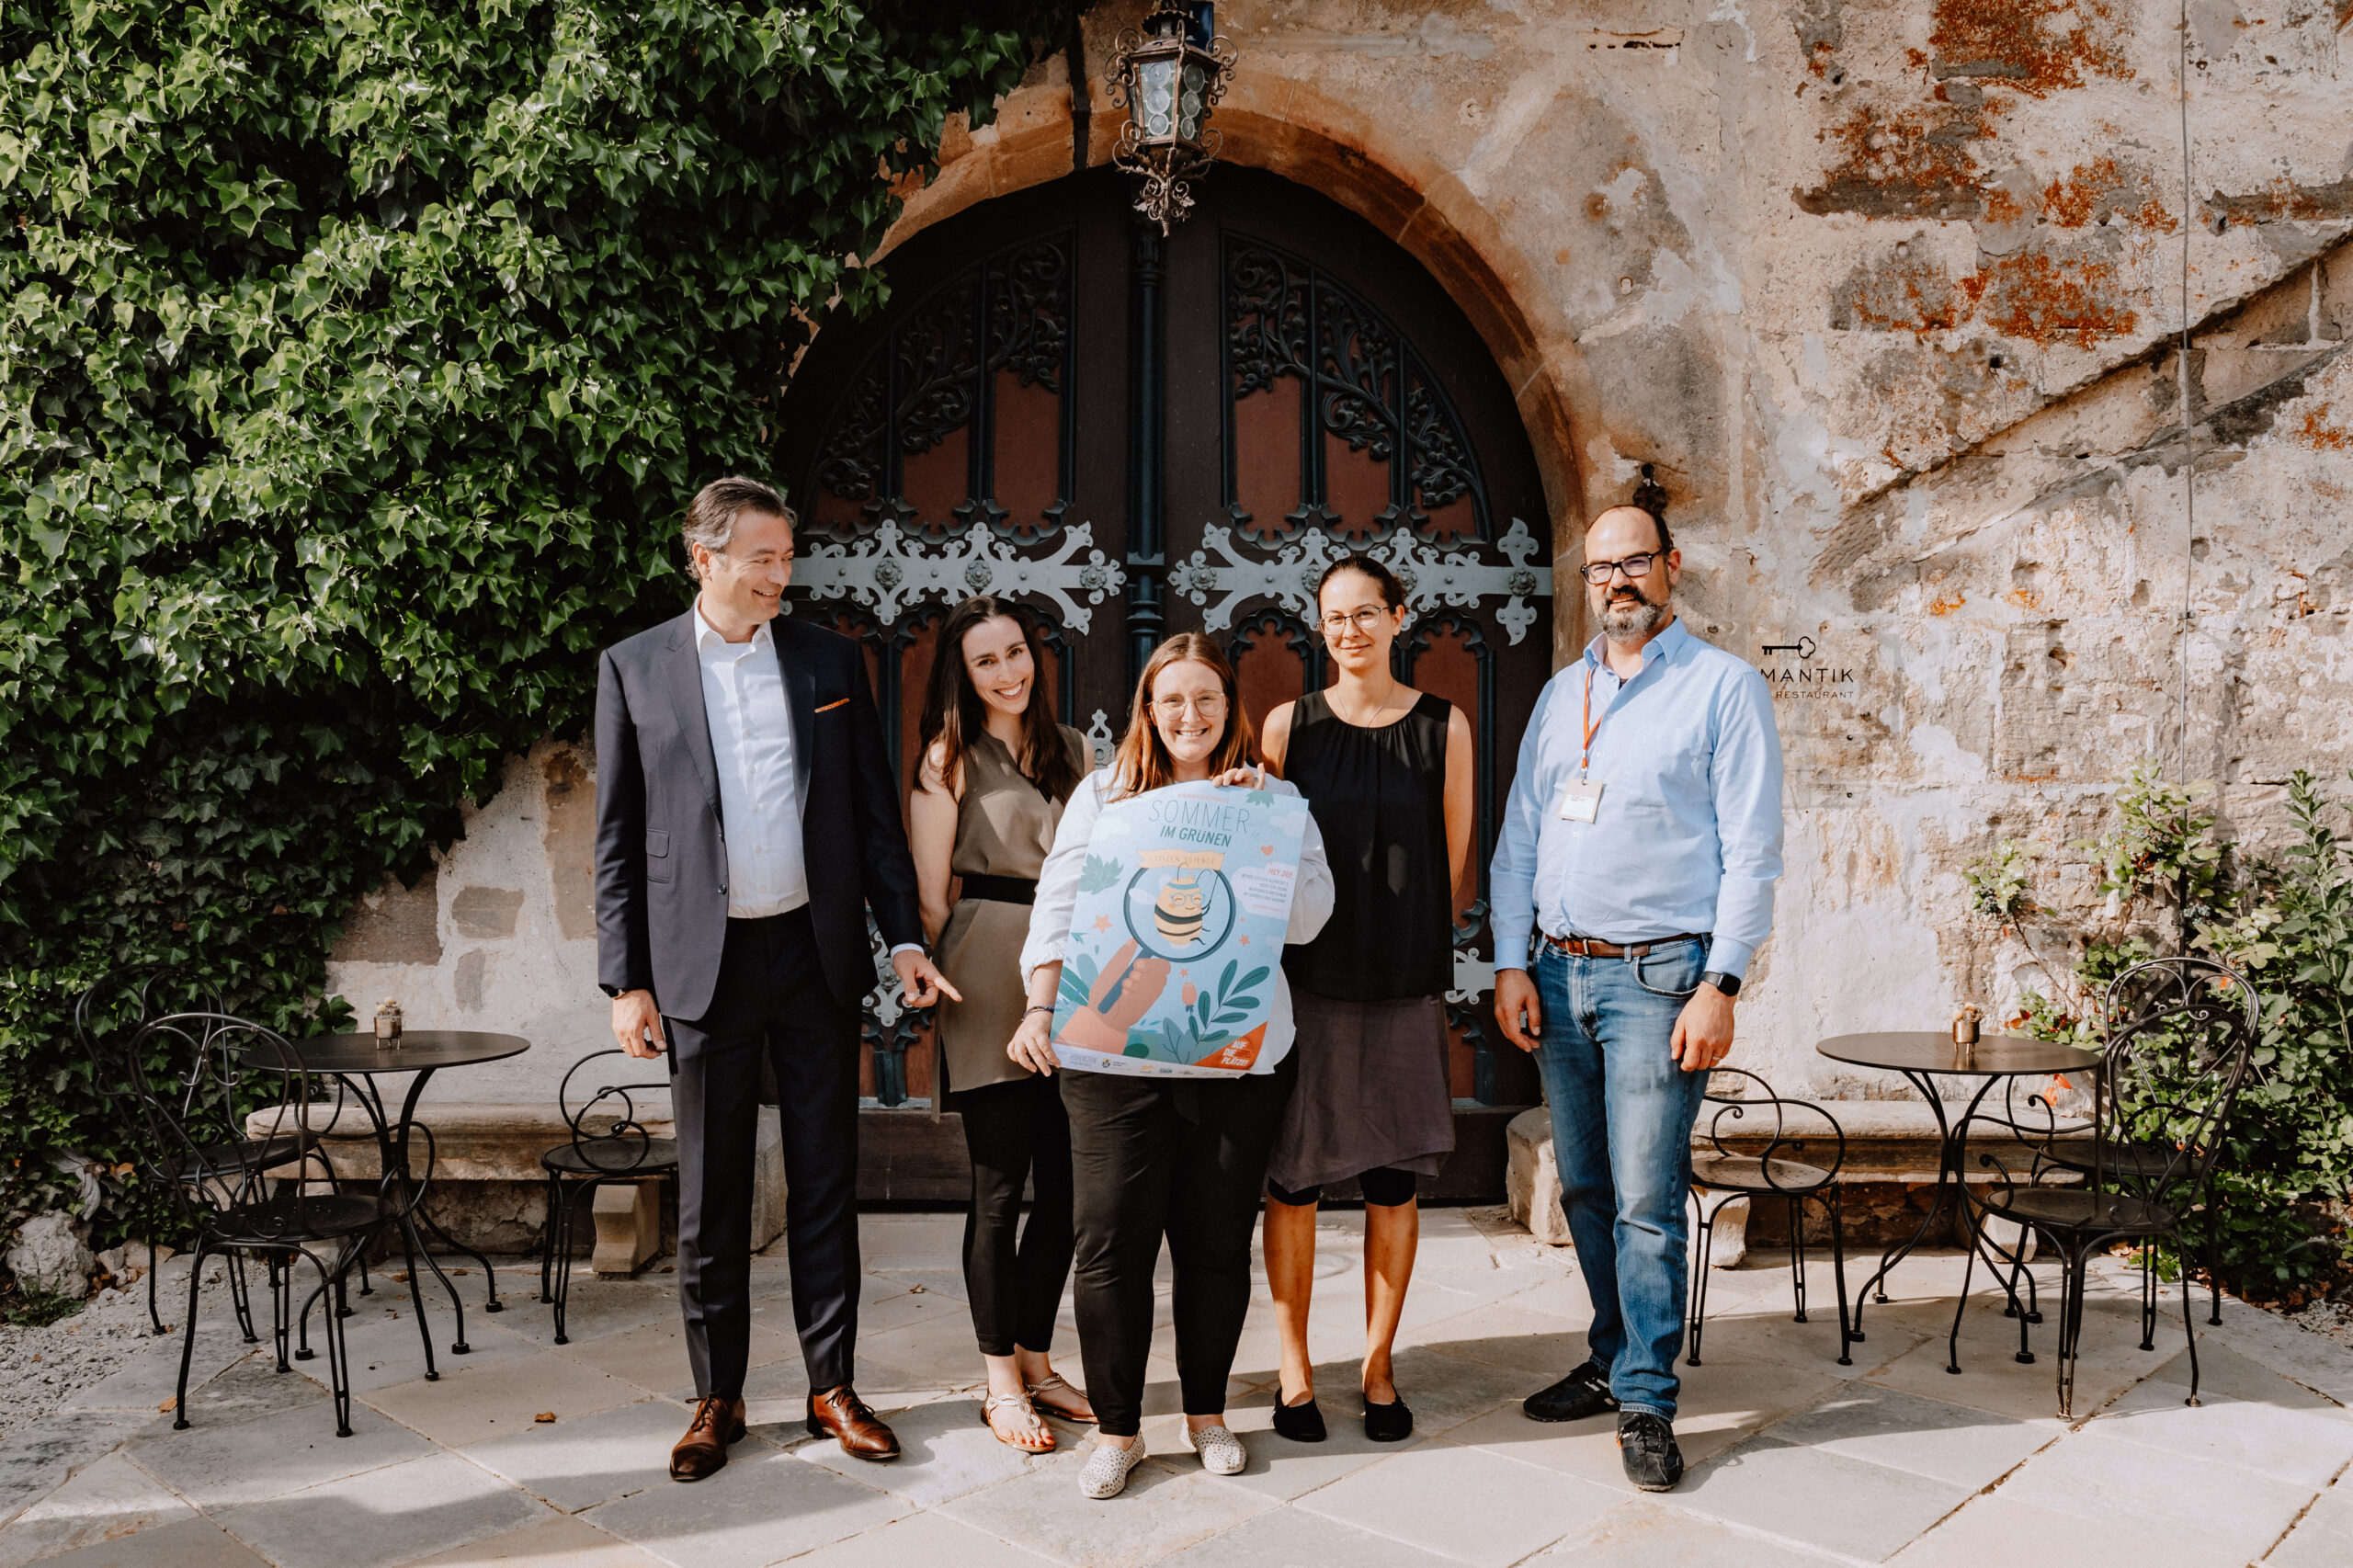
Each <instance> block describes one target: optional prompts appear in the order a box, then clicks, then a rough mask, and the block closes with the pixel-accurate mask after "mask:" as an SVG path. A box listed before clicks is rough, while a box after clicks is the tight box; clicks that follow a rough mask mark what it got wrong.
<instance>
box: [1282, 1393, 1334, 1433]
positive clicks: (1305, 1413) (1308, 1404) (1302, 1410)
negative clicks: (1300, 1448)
mask: <svg viewBox="0 0 2353 1568" xmlns="http://www.w3.org/2000/svg"><path fill="white" fill-rule="evenodd" d="M1275 1436H1276V1437H1289V1438H1290V1440H1291V1441H1292V1442H1294V1443H1320V1442H1322V1441H1323V1440H1324V1412H1323V1411H1322V1410H1320V1409H1319V1408H1317V1406H1316V1403H1315V1396H1314V1395H1313V1394H1309V1395H1308V1396H1307V1398H1306V1399H1304V1400H1302V1401H1301V1402H1300V1403H1297V1404H1285V1403H1282V1395H1281V1394H1279V1393H1278V1394H1277V1395H1276V1396H1275Z"/></svg>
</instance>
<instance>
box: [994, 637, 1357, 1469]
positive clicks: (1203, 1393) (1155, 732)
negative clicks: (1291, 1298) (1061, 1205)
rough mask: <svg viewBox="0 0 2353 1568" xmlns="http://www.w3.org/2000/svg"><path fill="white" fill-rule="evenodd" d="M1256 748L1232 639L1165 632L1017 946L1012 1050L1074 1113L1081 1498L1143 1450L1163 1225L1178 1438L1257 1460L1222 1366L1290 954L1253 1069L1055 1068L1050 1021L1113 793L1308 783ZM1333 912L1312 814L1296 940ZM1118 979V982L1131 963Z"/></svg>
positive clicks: (1228, 1355)
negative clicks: (1286, 778) (1234, 1423)
mask: <svg viewBox="0 0 2353 1568" xmlns="http://www.w3.org/2000/svg"><path fill="white" fill-rule="evenodd" d="M1251 749H1252V748H1251V734H1250V720H1249V716H1248V715H1247V714H1245V712H1243V710H1242V704H1241V700H1240V697H1239V694H1238V692H1237V691H1236V688H1235V685H1234V678H1233V666H1232V665H1229V664H1227V663H1226V660H1225V655H1224V654H1222V653H1220V652H1218V649H1217V646H1216V644H1215V643H1212V642H1210V640H1209V639H1208V638H1206V637H1202V636H1200V635H1199V634H1198V633H1195V632H1184V633H1180V634H1179V635H1177V636H1175V637H1171V638H1170V639H1169V640H1168V641H1167V642H1163V643H1162V644H1161V645H1160V646H1159V648H1158V649H1156V650H1155V651H1154V653H1153V655H1152V657H1151V658H1150V659H1149V660H1148V661H1146V663H1145V665H1144V668H1143V676H1142V679H1140V680H1139V681H1138V682H1137V683H1136V692H1135V699H1134V701H1133V702H1132V703H1131V706H1130V709H1129V714H1128V731H1127V733H1126V734H1125V735H1124V736H1123V737H1121V739H1120V751H1119V755H1118V756H1117V757H1116V758H1114V759H1113V761H1112V764H1111V766H1110V767H1107V768H1099V769H1097V771H1096V772H1094V773H1091V774H1089V775H1088V776H1087V777H1086V779H1085V780H1084V781H1083V782H1082V783H1081V784H1080V785H1079V787H1078V789H1077V790H1076V792H1074V794H1073V795H1072V796H1071V800H1070V805H1069V806H1068V808H1067V809H1066V810H1064V812H1063V820H1062V825H1061V827H1060V828H1058V829H1057V830H1056V831H1055V834H1054V847H1053V850H1052V852H1051V853H1050V854H1049V855H1048V856H1047V857H1046V864H1045V869H1043V870H1041V871H1040V873H1039V876H1038V901H1037V903H1036V906H1035V907H1034V908H1033V910H1032V911H1031V914H1030V917H1029V940H1028V941H1027V942H1026V943H1025V944H1024V945H1023V947H1022V949H1021V967H1022V970H1023V971H1024V972H1025V973H1027V974H1028V976H1029V1011H1028V1012H1027V1013H1026V1014H1025V1015H1024V1016H1023V1017H1022V1020H1021V1027H1020V1028H1019V1030H1018V1031H1017V1033H1016V1034H1015V1035H1014V1037H1013V1040H1012V1043H1011V1044H1009V1045H1008V1046H1006V1055H1008V1056H1010V1057H1011V1058H1012V1059H1013V1060H1014V1061H1015V1062H1017V1063H1019V1064H1020V1065H1021V1066H1022V1067H1024V1068H1026V1069H1028V1070H1029V1071H1032V1072H1036V1073H1040V1074H1048V1075H1055V1076H1059V1077H1060V1079H1061V1081H1062V1095H1063V1107H1064V1108H1065V1109H1066V1110H1067V1111H1068V1112H1069V1116H1070V1144H1071V1166H1072V1175H1073V1177H1074V1182H1075V1185H1076V1189H1077V1197H1076V1201H1075V1218H1076V1221H1077V1230H1078V1259H1077V1284H1076V1292H1075V1293H1076V1297H1077V1302H1076V1304H1077V1309H1078V1347H1079V1354H1080V1357H1081V1358H1082V1359H1083V1361H1084V1362H1085V1365H1086V1393H1087V1397H1088V1398H1089V1399H1090V1400H1091V1401H1092V1402H1093V1403H1094V1405H1095V1414H1096V1421H1097V1434H1098V1436H1097V1440H1096V1447H1095V1451H1094V1452H1093V1453H1092V1454H1091V1455H1089V1456H1088V1459H1087V1461H1086V1469H1085V1470H1084V1471H1082V1472H1081V1474H1080V1477H1079V1490H1080V1491H1081V1492H1082V1493H1083V1494H1086V1496H1088V1497H1093V1498H1097V1499H1100V1498H1107V1497H1114V1496H1117V1495H1118V1494H1119V1493H1120V1489H1121V1488H1123V1487H1124V1486H1126V1485H1127V1482H1128V1472H1129V1471H1131V1470H1133V1469H1134V1468H1135V1467H1136V1465H1137V1464H1139V1463H1140V1462H1142V1459H1143V1457H1144V1445H1143V1440H1142V1437H1140V1436H1138V1432H1139V1429H1140V1428H1141V1426H1142V1419H1143V1389H1144V1375H1145V1358H1146V1356H1147V1355H1149V1353H1150V1351H1151V1347H1152V1328H1153V1322H1152V1320H1153V1270H1154V1267H1155V1266H1156V1265H1157V1263H1158V1261H1159V1258H1160V1244H1161V1241H1162V1239H1163V1237H1165V1238H1166V1240H1167V1243H1168V1253H1169V1258H1170V1261H1171V1262H1172V1263H1173V1264H1174V1265H1175V1268H1176V1284H1175V1301H1174V1308H1175V1314H1176V1369H1177V1382H1178V1385H1179V1388H1180V1390H1181V1392H1182V1393H1183V1395H1184V1404H1185V1429H1186V1441H1187V1443H1188V1446H1189V1447H1190V1448H1191V1449H1193V1451H1194V1452H1196V1453H1198V1454H1199V1455H1200V1457H1201V1464H1202V1467H1203V1468H1204V1469H1206V1470H1209V1471H1212V1472H1213V1473H1215V1474H1219V1475H1233V1474H1236V1473H1238V1472H1239V1471H1241V1469H1242V1467H1243V1466H1244V1464H1245V1462H1247V1456H1246V1455H1245V1453H1244V1452H1243V1448H1242V1444H1241V1442H1240V1440H1239V1439H1238V1438H1236V1437H1234V1435H1233V1432H1232V1430H1230V1429H1229V1428H1228V1427H1227V1426H1226V1424H1225V1382H1226V1375H1227V1373H1228V1372H1230V1371H1231V1370H1232V1369H1233V1353H1234V1346H1235V1345H1236V1344H1237V1343H1238V1342H1239V1341H1240V1339H1241V1337H1242V1320H1243V1317H1244V1315H1245V1313H1246V1312H1248V1310H1249V1306H1250V1232H1251V1228H1252V1226H1253V1224H1254V1223H1255V1222H1256V1219H1257V1215H1258V1198H1259V1192H1260V1189H1261V1188H1262V1187H1264V1185H1265V1182H1266V1178H1267V1148H1268V1147H1269V1146H1270V1145H1271V1144H1272V1143H1273V1142H1274V1139H1275V1131H1276V1129H1277V1127H1278V1126H1279V1124H1280V1123H1281V1120H1282V1114H1283V1102H1284V1100H1285V1098H1286V1097H1287V1096H1288V1095H1289V1092H1290V1076H1289V1074H1287V1073H1281V1072H1279V1071H1278V1070H1277V1069H1278V1068H1279V1066H1280V1065H1281V1064H1282V1063H1283V1062H1285V1061H1286V1060H1287V1059H1288V1058H1289V1056H1290V1049H1291V1036H1292V1026H1291V1005H1290V989H1289V987H1287V986H1286V985H1285V984H1284V983H1283V980H1282V971H1281V970H1280V969H1279V968H1278V969H1277V970H1276V971H1275V983H1274V987H1273V991H1272V994H1271V995H1270V997H1269V1006H1270V1011H1269V1015H1268V1017H1267V1025H1266V1030H1267V1032H1266V1035H1265V1037H1264V1039H1263V1040H1262V1042H1261V1044H1260V1047H1259V1051H1258V1054H1257V1059H1256V1062H1255V1063H1254V1064H1253V1065H1252V1066H1251V1068H1250V1069H1249V1071H1248V1072H1246V1073H1236V1072H1233V1071H1232V1070H1229V1069H1223V1068H1214V1067H1188V1066H1176V1065H1169V1064H1158V1063H1156V1064H1155V1065H1154V1073H1153V1074H1152V1075H1151V1076H1148V1077H1145V1076H1131V1075H1129V1074H1123V1073H1115V1072H1087V1071H1081V1070H1078V1069H1074V1068H1062V1069H1061V1070H1060V1071H1059V1073H1058V1072H1057V1069H1058V1068H1059V1067H1060V1066H1061V1064H1060V1063H1059V1062H1057V1060H1056V1057H1055V1054H1054V1048H1053V1045H1052V1043H1051V1035H1052V1026H1053V1016H1054V997H1055V995H1056V994H1057V992H1058V990H1059V988H1060V986H1061V984H1062V968H1063V952H1064V949H1065V948H1066V946H1067V944H1068V942H1069V940H1070V928H1071V915H1072V911H1073V910H1074V908H1075V906H1076V903H1077V898H1078V882H1079V875H1080V872H1081V869H1083V868H1084V867H1085V865H1086V861H1087V850H1088V847H1089V844H1090V840H1091V836H1092V835H1093V833H1094V830H1095V824H1096V822H1097V819H1098V818H1099V817H1100V816H1101V814H1102V811H1103V807H1104V806H1105V805H1107V804H1108V803H1110V802H1111V801H1122V800H1127V799H1130V798H1131V797H1133V796H1137V795H1142V794H1145V793H1147V792H1149V791H1151V790H1162V789H1166V788H1168V787H1169V786H1171V785H1175V784H1196V783H1217V784H1228V785H1233V784H1242V785H1249V786H1252V787H1254V788H1263V789H1270V790H1276V791H1278V792H1279V793H1283V794H1294V795H1295V794H1297V793H1298V791H1297V790H1293V789H1292V788H1291V787H1290V786H1289V785H1287V784H1285V783H1283V782H1282V781H1281V780H1280V779H1279V778H1267V777H1266V775H1265V772H1264V770H1263V769H1260V768H1257V767H1250V766H1248V764H1249V762H1250V758H1251ZM1331 913H1332V869H1331V867H1330V865H1329V864H1328V863H1327V862H1326V861H1325V859H1324V844H1323V840H1322V838H1321V837H1320V836H1319V835H1318V834H1317V832H1316V829H1315V823H1314V820H1313V817H1310V818H1309V819H1308V822H1307V824H1306V829H1305V839H1304V843H1303V845H1302V849H1301V853H1300V862H1299V872H1298V877H1297V880H1296V881H1295V883H1294V888H1293V892H1292V894H1291V905H1290V926H1289V927H1288V928H1287V930H1286V931H1285V939H1286V941H1287V942H1291V943H1297V942H1304V941H1307V940H1309V939H1310V938H1312V937H1314V935H1315V933H1316V932H1317V931H1319V930H1321V929H1322V928H1323V926H1324V921H1325V919H1326V918H1328V917H1329V916H1330V915H1331ZM1179 914H1180V915H1181V914H1182V912H1181V911H1180V912H1179ZM1109 968H1110V966H1108V965H1107V966H1106V970H1107V979H1108V970H1109ZM1122 974H1123V975H1124V971H1122ZM1109 983H1110V985H1111V988H1112V990H1113V991H1114V992H1116V991H1117V989H1118V988H1119V986H1120V984H1122V983H1124V979H1123V978H1122V979H1118V980H1110V981H1109ZM1109 1005H1111V1004H1107V1006H1109ZM1115 1017H1116V1015H1115ZM1121 1027H1124V1026H1121Z"/></svg>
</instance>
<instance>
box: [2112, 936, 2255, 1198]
mask: <svg viewBox="0 0 2353 1568" xmlns="http://www.w3.org/2000/svg"><path fill="white" fill-rule="evenodd" d="M2104 1004H2105V1007H2106V1011H2107V1017H2108V1020H2109V1039H2108V1048H2107V1051H2105V1052H2104V1054H2103V1061H2102V1064H2101V1068H2100V1074H2099V1082H2098V1085H2097V1087H2095V1089H2094V1090H2093V1093H2092V1118H2093V1124H2094V1125H2093V1146H2092V1162H2093V1164H2092V1172H2091V1182H2092V1186H2093V1189H2094V1190H2096V1191H2109V1190H2114V1188H2115V1187H2116V1185H2117V1183H2118V1182H2119V1181H2120V1180H2121V1181H2122V1182H2123V1183H2124V1184H2125V1185H2127V1186H2129V1187H2131V1188H2134V1189H2137V1190H2138V1191H2139V1192H2140V1193H2141V1194H2142V1195H2143V1196H2146V1197H2156V1196H2158V1195H2161V1194H2163V1193H2165V1192H2169V1191H2171V1190H2173V1189H2175V1188H2177V1187H2185V1186H2187V1187H2189V1188H2190V1189H2191V1190H2192V1192H2193V1193H2195V1191H2196V1190H2197V1189H2198V1188H2200V1187H2202V1186H2203V1184H2204V1182H2205V1180H2206V1177H2207V1175H2208V1173H2209V1172H2211V1170H2212V1169H2213V1165H2214V1162H2215V1160H2216V1159H2217V1158H2218V1157H2220V1155H2221V1153H2222V1132H2223V1129H2224V1128H2225V1127H2226V1126H2227V1125H2228V1123H2229V1120H2230V1116H2231V1111H2232V1108H2233V1107H2234V1104H2235V1103H2236V1101H2237V1098H2238V1094H2239V1089H2240V1087H2241V1085H2242V1084H2243V1083H2244V1081H2245V1076H2246V1073H2247V1066H2248V1062H2249V1060H2250V1058H2251V1057H2252V1055H2253V1053H2254V1051H2255V1047H2256V1041H2257V1040H2258V1039H2259V1038H2260V1036H2261V1031H2262V1018H2263V1006H2262V1002H2261V999H2260V998H2259V997H2257V995H2256V992H2255V988H2254V987H2253V986H2251V985H2249V984H2248V983H2247V982H2246V977H2245V976H2244V975H2242V974H2240V973H2238V971H2235V970H2233V969H2231V968H2229V967H2228V966H2226V965H2224V964H2220V963H2216V962H2215V961H2214V960H2211V959H2200V958H2187V957H2184V958H2164V959H2151V960H2147V961H2146V962H2143V963H2137V964H2134V965H2133V966H2132V967H2131V968H2130V969H2128V970H2125V971H2123V972H2122V973H2120V974H2119V975H2118V976H2117V977H2116V978H2115V979H2114V980H2112V981H2110V982H2109V986H2108V991H2107V994H2106V995H2105V997H2104ZM2120 1142H2121V1143H2129V1144H2131V1145H2132V1146H2134V1147H2135V1148H2137V1149H2141V1150H2144V1151H2145V1150H2162V1151H2165V1152H2166V1155H2165V1158H2164V1159H2163V1160H2162V1161H2161V1162H2160V1163H2159V1164H2158V1165H2156V1166H2155V1167H2154V1168H2152V1167H2150V1166H2148V1165H2145V1164H2143V1163H2136V1164H2135V1165H2134V1166H2133V1167H2131V1168H2130V1169H2122V1168H2120V1166H2119V1165H2118V1164H2117V1161H2116V1150H2117V1147H2118V1145H2119V1143H2120ZM2193 1201H2194V1199H2193Z"/></svg>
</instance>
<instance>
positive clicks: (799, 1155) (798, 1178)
mask: <svg viewBox="0 0 2353 1568" xmlns="http://www.w3.org/2000/svg"><path fill="white" fill-rule="evenodd" d="M663 1024H664V1028H665V1030H666V1032H667V1033H668V1035H669V1037H670V1098H671V1107H672V1109H673V1111H674V1112H675V1114H676V1119H677V1129H678V1302H679V1306H680V1307H681V1309H682V1310H683V1312H684V1313H685V1316H686V1325H687V1357H688V1360H689V1361H691V1362H692V1363H693V1366H694V1373H695V1392H696V1393H697V1394H698V1395H704V1394H719V1395H721V1396H722V1397H724V1398H728V1399H733V1398H736V1397H737V1396H739V1395H741V1394H742V1393H743V1392H744V1368H745V1362H746V1361H747V1360H748V1359H749V1358H750V1355H751V1342H752V1160H753V1152H754V1148H755V1139H756V1135H757V1132H758V1125H759V1124H758V1116H759V1109H760V1061H761V1058H762V1057H764V1056H765V1057H766V1058H767V1061H768V1062H769V1063H770V1064H771V1065H772V1066H773V1067H774V1069H775V1072H776V1085H777V1097H778V1099H779V1101H780V1102H781V1106H780V1110H781V1113H782V1116H783V1122H784V1175H785V1180H786V1182H787V1183H788V1184H789V1187H790V1190H789V1191H788V1193H787V1195H786V1198H785V1209H784V1213H785V1231H784V1236H785V1247H786V1251H787V1253H788V1254H789V1256H790V1260H791V1265H792V1322H793V1326H794V1327H796V1328H798V1329H799V1330H800V1331H801V1358H802V1360H804V1361H805V1362H807V1363H808V1367H809V1386H810V1387H811V1388H813V1389H821V1390H822V1389H829V1388H834V1387H836V1386H838V1385H840V1384H842V1383H846V1382H848V1381H851V1377H852V1367H851V1362H852V1357H853V1353H854V1351H855V1348H856V1344H857V1340H858V1210H857V1199H858V1014H857V1012H856V1011H855V1010H854V1009H852V1008H849V1007H845V1006H842V1004H841V1003H839V1002H838V1001H836V1000H835V998H834V994H833V993H832V991H831V990H829V989H828V988H827V987H826V984H825V976H824V971H823V969H822V968H821V967H820V966H819V963H818V958H817V941H816V936H815V933H814V931H813V928H812V926H811V925H810V920H809V911H808V910H807V909H806V908H805V907H804V908H801V909H797V910H794V911H793V912H792V913H790V914H789V915H773V916H770V917H769V918H767V919H765V920H730V921H729V922H728V923H727V945H726V949H725V950H724V952H723V953H722V957H721V959H720V964H719V988H718V990H717V991H716V992H714V993H713V994H712V996H711V1001H710V1011H709V1012H708V1013H705V1014H704V1015H703V1016H702V1017H699V1018H697V1019H694V1020H692V1021H691V1022H688V1021H685V1020H682V1019H676V1018H665V1019H664V1020H663Z"/></svg>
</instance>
